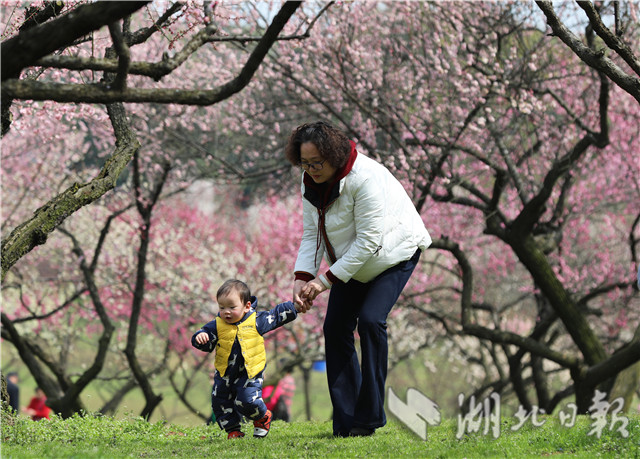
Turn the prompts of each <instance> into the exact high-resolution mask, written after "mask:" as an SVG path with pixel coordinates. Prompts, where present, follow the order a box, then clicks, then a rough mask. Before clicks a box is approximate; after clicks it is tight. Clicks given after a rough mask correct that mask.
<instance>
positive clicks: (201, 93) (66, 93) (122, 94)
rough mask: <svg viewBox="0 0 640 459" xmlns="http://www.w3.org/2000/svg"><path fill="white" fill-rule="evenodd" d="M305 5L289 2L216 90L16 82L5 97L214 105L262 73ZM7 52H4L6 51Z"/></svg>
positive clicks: (7, 88)
mask: <svg viewBox="0 0 640 459" xmlns="http://www.w3.org/2000/svg"><path fill="white" fill-rule="evenodd" d="M300 3H301V2H286V3H285V4H284V5H283V6H282V8H281V9H280V11H279V12H278V14H277V15H276V17H275V18H274V19H273V21H272V23H271V25H270V26H269V27H268V28H267V30H266V31H265V34H264V35H263V36H262V38H261V39H260V41H259V42H258V44H257V45H256V47H255V49H254V50H253V52H252V53H251V55H250V56H249V58H248V59H247V62H246V63H245V65H244V67H243V68H242V70H241V71H240V73H239V74H238V75H237V76H236V77H235V78H234V79H233V80H231V81H229V82H227V83H225V84H223V85H221V86H220V87H218V88H215V89H205V90H193V89H187V90H181V89H132V88H127V89H124V90H122V91H117V90H113V89H110V88H109V87H106V86H105V85H80V84H57V83H42V82H38V81H25V80H16V79H12V80H11V81H6V82H3V84H2V97H3V98H4V97H9V98H13V99H32V100H54V101H56V102H77V103H112V102H137V103H141V102H153V103H163V104H181V105H213V104H215V103H217V102H220V101H221V100H224V99H226V98H228V97H231V96H232V95H233V94H235V93H237V92H239V91H240V90H242V89H243V88H244V87H245V86H246V85H247V84H249V81H251V78H252V77H253V75H254V74H255V72H256V71H257V70H258V67H259V66H260V64H261V63H262V61H263V60H264V58H265V57H266V55H267V53H268V51H269V49H270V48H271V46H272V45H273V44H274V43H275V42H276V41H277V40H278V35H279V33H280V31H281V30H282V29H283V28H284V26H285V25H286V23H287V22H288V20H289V19H290V18H291V16H292V15H293V13H294V12H295V10H296V9H297V8H298V7H299V6H300ZM3 51H4V50H3Z"/></svg>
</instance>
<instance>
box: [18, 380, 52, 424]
mask: <svg viewBox="0 0 640 459" xmlns="http://www.w3.org/2000/svg"><path fill="white" fill-rule="evenodd" d="M22 411H23V412H24V413H25V414H26V415H28V416H31V419H33V420H34V421H39V420H40V419H49V413H50V412H51V408H49V407H48V406H47V397H46V396H45V395H44V391H43V390H42V389H40V388H39V387H36V395H35V396H34V397H33V398H32V399H31V401H30V402H29V405H28V406H27V407H26V408H23V409H22Z"/></svg>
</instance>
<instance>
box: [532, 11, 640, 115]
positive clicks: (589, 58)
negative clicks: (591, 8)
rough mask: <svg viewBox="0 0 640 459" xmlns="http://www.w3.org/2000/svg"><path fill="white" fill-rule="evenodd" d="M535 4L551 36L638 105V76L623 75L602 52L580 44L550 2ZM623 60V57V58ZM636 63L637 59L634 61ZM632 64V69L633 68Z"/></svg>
mask: <svg viewBox="0 0 640 459" xmlns="http://www.w3.org/2000/svg"><path fill="white" fill-rule="evenodd" d="M536 4H537V5H538V7H539V8H540V9H541V10H542V12H543V13H544V14H545V16H546V17H547V24H549V27H551V30H553V34H554V35H555V36H557V37H558V38H560V40H562V41H563V42H564V43H565V44H566V45H567V46H568V47H569V48H570V49H571V50H572V51H573V52H574V53H575V54H576V55H577V56H578V57H579V58H580V59H581V60H582V61H583V62H584V63H585V64H587V65H588V66H589V67H592V68H593V69H595V70H597V71H599V72H602V73H604V74H605V75H607V76H608V77H609V78H611V80H612V81H613V82H614V83H616V84H617V85H618V86H620V87H621V88H622V89H623V90H625V91H626V92H627V93H629V94H631V96H633V98H634V99H636V100H637V101H638V103H640V76H639V75H630V74H627V73H625V71H624V70H623V69H621V68H620V67H619V66H618V65H617V64H616V63H615V62H613V61H612V60H611V59H610V58H608V57H606V56H605V52H604V50H597V51H596V50H593V49H591V48H589V47H588V46H587V45H585V44H584V43H582V41H581V40H580V38H578V37H577V36H576V35H575V34H574V33H573V32H571V30H569V28H568V27H566V26H565V25H564V24H562V22H560V19H559V18H558V16H556V13H555V11H554V9H553V4H552V2H550V1H537V2H536ZM583 8H584V7H583ZM623 58H624V56H623ZM636 61H637V59H636ZM635 65H637V64H635V63H634V67H635Z"/></svg>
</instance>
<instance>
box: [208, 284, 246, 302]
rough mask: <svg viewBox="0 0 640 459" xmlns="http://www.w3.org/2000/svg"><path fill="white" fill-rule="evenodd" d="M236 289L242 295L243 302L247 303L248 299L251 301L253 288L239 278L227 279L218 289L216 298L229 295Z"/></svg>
mask: <svg viewBox="0 0 640 459" xmlns="http://www.w3.org/2000/svg"><path fill="white" fill-rule="evenodd" d="M234 291H235V292H238V296H240V301H242V304H245V303H246V302H247V301H251V290H249V286H248V285H247V284H245V283H244V282H242V281H240V280H237V279H229V280H228V281H225V283H224V284H222V286H221V287H220V288H219V289H218V292H217V293H216V299H219V298H221V297H223V296H228V295H229V293H231V292H234Z"/></svg>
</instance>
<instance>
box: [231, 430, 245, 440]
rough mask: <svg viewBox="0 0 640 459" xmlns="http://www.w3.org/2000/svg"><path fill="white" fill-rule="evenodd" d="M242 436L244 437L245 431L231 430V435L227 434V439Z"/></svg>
mask: <svg viewBox="0 0 640 459" xmlns="http://www.w3.org/2000/svg"><path fill="white" fill-rule="evenodd" d="M242 437H244V433H243V432H240V431H239V430H232V431H231V432H229V435H227V439H231V438H242Z"/></svg>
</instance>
